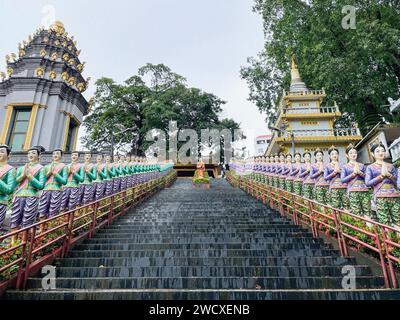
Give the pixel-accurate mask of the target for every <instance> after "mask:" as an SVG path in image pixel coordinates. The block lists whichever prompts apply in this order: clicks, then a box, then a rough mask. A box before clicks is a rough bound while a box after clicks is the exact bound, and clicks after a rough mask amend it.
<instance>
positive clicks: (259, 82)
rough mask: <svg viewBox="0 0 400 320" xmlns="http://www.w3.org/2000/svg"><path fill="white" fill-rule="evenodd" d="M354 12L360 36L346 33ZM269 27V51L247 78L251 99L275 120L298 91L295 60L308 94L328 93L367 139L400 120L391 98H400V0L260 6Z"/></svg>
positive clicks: (294, 0)
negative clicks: (379, 126)
mask: <svg viewBox="0 0 400 320" xmlns="http://www.w3.org/2000/svg"><path fill="white" fill-rule="evenodd" d="M346 5H353V6H354V7H355V8H356V15H355V17H356V25H355V29H345V28H343V26H342V20H343V19H344V18H345V16H346V13H342V10H343V8H344V7H345V6H346ZM254 10H255V11H256V12H258V13H259V14H260V15H261V16H262V19H263V22H264V32H265V40H266V41H265V47H264V49H263V51H262V52H260V53H259V55H258V56H257V57H251V58H249V59H248V65H247V66H245V67H242V70H241V76H242V78H243V79H245V80H246V81H247V82H248V84H249V88H250V97H249V99H250V100H251V101H253V102H255V104H256V105H257V107H258V108H259V110H260V111H264V112H266V114H267V118H268V120H269V122H270V123H273V122H274V121H275V111H276V103H277V101H278V100H279V98H280V94H282V91H283V89H287V88H288V87H289V85H290V57H291V56H292V55H293V54H294V55H295V56H296V58H297V62H298V67H299V71H300V74H301V75H302V78H303V80H304V81H305V82H306V84H307V85H308V87H310V88H314V89H321V88H325V89H326V92H327V95H328V100H327V101H326V103H327V104H333V101H337V103H338V105H339V108H340V110H341V111H342V113H343V118H342V119H341V121H342V122H344V123H346V122H347V123H349V121H353V120H355V121H356V122H358V124H359V126H360V128H361V130H362V131H363V132H366V131H367V130H369V129H370V128H371V127H372V126H374V125H375V124H376V123H377V122H379V121H385V120H386V121H389V122H390V121H398V119H393V117H392V115H390V114H389V113H388V107H386V106H385V105H387V104H388V101H387V99H388V98H389V97H392V98H396V99H397V98H399V93H400V89H399V88H400V19H399V14H400V1H398V0H391V1H390V0H335V1H332V0H309V1H301V0H255V6H254Z"/></svg>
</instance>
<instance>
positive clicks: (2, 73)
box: [0, 72, 6, 81]
mask: <svg viewBox="0 0 400 320" xmlns="http://www.w3.org/2000/svg"><path fill="white" fill-rule="evenodd" d="M0 77H1V81H4V79H5V78H6V74H5V73H4V72H0Z"/></svg>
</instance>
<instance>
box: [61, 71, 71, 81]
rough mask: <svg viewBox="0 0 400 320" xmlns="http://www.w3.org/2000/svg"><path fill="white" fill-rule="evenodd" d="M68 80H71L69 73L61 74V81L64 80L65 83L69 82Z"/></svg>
mask: <svg viewBox="0 0 400 320" xmlns="http://www.w3.org/2000/svg"><path fill="white" fill-rule="evenodd" d="M68 78H69V74H68V72H63V73H62V74H61V79H62V80H63V81H67V80H68Z"/></svg>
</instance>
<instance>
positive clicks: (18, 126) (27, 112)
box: [6, 107, 32, 151]
mask: <svg viewBox="0 0 400 320" xmlns="http://www.w3.org/2000/svg"><path fill="white" fill-rule="evenodd" d="M31 113H32V107H14V110H13V115H12V117H11V122H10V127H9V132H8V137H7V142H6V143H7V144H8V145H9V146H10V147H11V149H12V150H13V151H23V150H24V145H25V140H26V136H27V132H28V127H29V120H30V118H31Z"/></svg>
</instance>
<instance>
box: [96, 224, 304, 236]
mask: <svg viewBox="0 0 400 320" xmlns="http://www.w3.org/2000/svg"><path fill="white" fill-rule="evenodd" d="M152 231H156V232H157V233H162V232H165V233H170V234H178V233H179V234H182V233H191V234H197V233H211V234H214V233H219V234H232V233H243V234H246V233H251V234H253V233H256V232H257V233H278V234H284V235H286V234H287V233H288V232H292V233H299V232H302V233H309V231H306V230H298V229H297V228H294V227H291V228H232V227H225V228H224V227H217V226H209V227H208V228H199V227H195V226H192V227H181V228H176V227H174V228H160V227H157V226H155V227H152V228H138V229H136V230H135V229H134V230H129V229H121V230H119V229H111V230H101V231H99V232H97V234H98V235H106V234H109V235H114V234H118V235H121V236H124V235H127V236H128V237H130V236H131V235H132V234H144V233H145V234H148V233H151V232H152Z"/></svg>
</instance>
